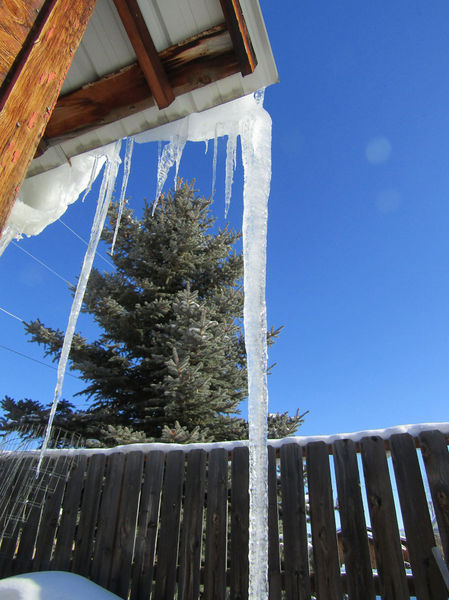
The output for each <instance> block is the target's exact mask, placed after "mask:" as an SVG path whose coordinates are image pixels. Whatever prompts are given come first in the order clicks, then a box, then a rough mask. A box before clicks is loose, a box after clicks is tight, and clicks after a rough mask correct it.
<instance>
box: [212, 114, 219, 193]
mask: <svg viewBox="0 0 449 600" xmlns="http://www.w3.org/2000/svg"><path fill="white" fill-rule="evenodd" d="M217 154H218V135H217V126H215V131H214V158H213V161H212V192H211V195H212V198H213V197H214V194H215V180H216V178H217Z"/></svg>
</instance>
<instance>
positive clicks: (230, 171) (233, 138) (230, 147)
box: [225, 124, 237, 217]
mask: <svg viewBox="0 0 449 600" xmlns="http://www.w3.org/2000/svg"><path fill="white" fill-rule="evenodd" d="M236 157H237V126H236V125H234V124H233V125H232V128H231V131H230V132H229V134H228V143H227V146H226V181H225V217H227V216H228V211H229V206H230V204H231V193H232V183H233V181H234V170H235V162H236Z"/></svg>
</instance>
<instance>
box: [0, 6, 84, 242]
mask: <svg viewBox="0 0 449 600" xmlns="http://www.w3.org/2000/svg"><path fill="white" fill-rule="evenodd" d="M94 6H95V0H56V1H55V0H46V2H45V3H44V5H43V7H42V8H41V11H42V15H43V16H42V17H41V22H39V21H38V25H37V27H36V28H34V29H33V27H31V29H29V33H28V35H31V36H32V37H33V43H32V44H28V43H26V42H25V44H23V42H22V46H23V47H25V51H24V52H23V53H21V52H20V50H19V52H18V54H17V55H16V57H17V58H16V60H14V62H12V63H11V67H10V69H9V70H8V73H6V74H5V76H4V78H3V83H4V87H3V99H4V105H3V108H2V110H1V111H0V131H1V136H0V180H1V182H2V191H1V195H0V233H1V232H2V230H3V228H4V225H5V223H6V220H7V218H8V216H9V213H10V211H11V208H12V206H13V204H14V201H15V198H16V195H17V192H18V190H19V187H20V185H21V184H22V181H23V179H24V177H25V174H26V172H27V170H28V166H29V164H30V162H31V160H32V158H33V156H34V154H35V152H36V149H37V146H38V144H39V141H40V139H41V137H42V134H43V132H44V129H45V126H46V124H47V122H48V119H49V118H50V115H51V112H52V110H53V107H54V105H55V103H56V101H57V99H58V95H59V93H60V90H61V86H62V84H63V82H64V78H65V76H66V74H67V71H68V69H69V67H70V64H71V62H72V59H73V56H74V54H75V50H76V48H77V47H78V45H79V42H80V41H81V38H82V36H83V33H84V30H85V28H86V26H87V23H88V21H89V18H90V16H91V15H92V11H93V8H94ZM15 8H16V7H15V3H14V2H2V3H0V22H1V23H2V24H3V25H4V23H8V22H10V23H12V22H13V21H14V18H15V16H16V13H15V12H14V11H15ZM37 20H38V19H37V18H36V21H37ZM14 41H16V40H15V38H14V31H13V29H11V28H5V27H1V28H0V48H4V47H6V46H7V45H8V44H10V43H13V42H14ZM7 62H8V61H6V62H5V63H4V65H6V64H7Z"/></svg>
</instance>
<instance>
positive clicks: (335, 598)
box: [307, 442, 343, 600]
mask: <svg viewBox="0 0 449 600" xmlns="http://www.w3.org/2000/svg"><path fill="white" fill-rule="evenodd" d="M307 481H308V489H309V504H310V520H311V525H312V544H313V558H314V567H315V568H314V572H315V593H316V595H317V598H319V599H321V598H326V600H341V599H342V598H343V590H342V585H341V578H340V563H339V560H338V546H337V531H336V527H335V515H334V502H333V495H332V483H331V476H330V469H329V452H328V449H327V446H326V444H325V443H324V442H313V443H310V444H307Z"/></svg>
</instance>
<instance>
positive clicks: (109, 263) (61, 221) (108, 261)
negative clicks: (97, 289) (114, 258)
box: [58, 219, 115, 268]
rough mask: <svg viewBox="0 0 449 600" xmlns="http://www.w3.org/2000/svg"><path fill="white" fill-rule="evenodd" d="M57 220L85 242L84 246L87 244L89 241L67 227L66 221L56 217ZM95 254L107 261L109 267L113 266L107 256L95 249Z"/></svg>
mask: <svg viewBox="0 0 449 600" xmlns="http://www.w3.org/2000/svg"><path fill="white" fill-rule="evenodd" d="M58 221H59V222H60V223H62V224H63V225H64V227H66V228H67V229H68V230H69V231H70V232H71V233H73V235H74V236H76V237H77V238H78V239H79V240H81V241H82V242H83V244H86V246H89V242H88V241H87V240H85V239H84V238H83V237H81V236H80V235H79V233H76V231H74V230H73V229H72V228H71V227H69V226H68V225H67V223H64V221H63V220H62V219H58ZM96 254H97V256H99V257H100V258H102V259H103V260H104V261H105V262H106V263H108V265H109V266H110V267H113V268H115V265H114V264H113V263H111V261H110V260H108V259H107V258H105V257H104V256H103V255H102V254H101V253H100V252H98V250H97V253H96Z"/></svg>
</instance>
